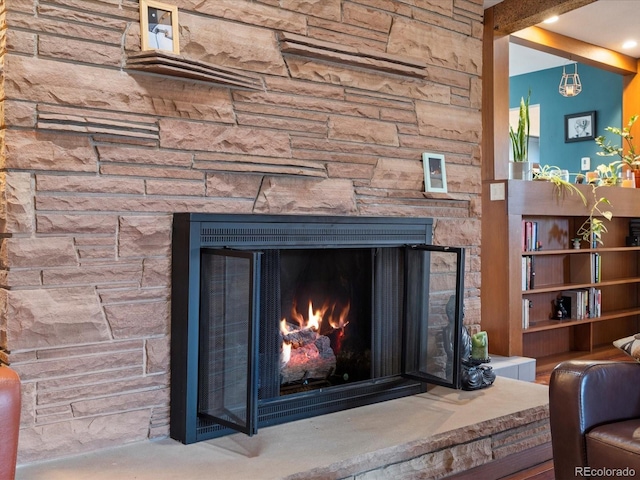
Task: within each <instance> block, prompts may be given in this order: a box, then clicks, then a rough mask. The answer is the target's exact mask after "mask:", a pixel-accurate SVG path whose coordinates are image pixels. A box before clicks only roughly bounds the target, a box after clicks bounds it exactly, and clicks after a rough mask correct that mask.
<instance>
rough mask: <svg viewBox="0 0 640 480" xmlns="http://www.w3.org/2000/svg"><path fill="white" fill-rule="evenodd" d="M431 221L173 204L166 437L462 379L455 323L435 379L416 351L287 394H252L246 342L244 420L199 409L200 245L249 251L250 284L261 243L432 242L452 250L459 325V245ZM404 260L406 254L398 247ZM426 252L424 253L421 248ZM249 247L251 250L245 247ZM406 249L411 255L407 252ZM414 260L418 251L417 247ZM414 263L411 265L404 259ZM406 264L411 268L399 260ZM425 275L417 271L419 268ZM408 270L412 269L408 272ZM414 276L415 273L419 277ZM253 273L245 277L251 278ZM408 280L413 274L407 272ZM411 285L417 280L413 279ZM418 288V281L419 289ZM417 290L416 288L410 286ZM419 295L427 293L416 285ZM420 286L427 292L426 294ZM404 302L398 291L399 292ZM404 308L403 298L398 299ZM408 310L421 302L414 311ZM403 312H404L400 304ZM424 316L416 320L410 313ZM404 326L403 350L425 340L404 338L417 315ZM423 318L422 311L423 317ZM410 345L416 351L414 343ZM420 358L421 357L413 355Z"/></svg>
mask: <svg viewBox="0 0 640 480" xmlns="http://www.w3.org/2000/svg"><path fill="white" fill-rule="evenodd" d="M432 228H433V221H432V219H430V218H397V217H357V216H349V217H346V216H345V217H334V216H306V215H305V216H302V215H246V214H203V213H177V214H174V218H173V240H172V297H171V412H170V413H171V425H170V435H171V437H172V438H174V439H176V440H179V441H181V442H183V443H187V444H188V443H193V442H198V441H202V440H207V439H210V438H216V437H219V436H222V435H227V434H229V433H233V432H235V431H242V432H244V433H246V434H249V435H251V434H253V433H255V432H256V431H257V428H258V427H264V426H268V425H274V424H277V423H283V422H288V421H292V420H297V419H300V418H306V417H309V416H313V415H321V414H326V413H331V412H335V411H338V410H344V409H347V408H354V407H358V406H363V405H367V404H370V403H375V402H380V401H385V400H390V399H393V398H399V397H403V396H408V395H414V394H416V393H421V392H424V391H425V390H426V384H427V383H430V384H440V385H445V386H449V387H452V388H460V354H459V350H460V331H459V330H460V329H459V328H455V329H454V331H452V332H451V336H452V338H451V339H450V340H451V344H452V348H453V373H452V375H451V377H450V378H447V379H446V380H443V379H442V378H439V377H434V376H433V375H429V374H427V373H426V372H425V371H424V370H422V369H421V366H422V365H423V363H424V362H422V361H421V360H418V361H416V362H415V363H413V361H409V362H407V361H405V356H404V354H403V356H402V373H401V374H398V375H389V376H387V377H383V378H374V379H373V380H371V381H363V382H357V383H354V384H349V385H345V386H340V387H329V388H326V389H322V391H313V392H310V393H306V394H295V395H288V396H286V397H281V398H278V399H271V400H269V401H259V399H258V393H257V392H258V380H257V375H258V373H257V368H258V352H257V350H258V349H257V348H253V349H252V356H250V358H249V359H248V362H247V365H248V369H247V378H248V382H249V386H248V391H249V392H250V393H249V394H248V395H247V399H246V401H247V412H248V413H247V423H246V424H244V425H240V426H237V425H232V424H229V423H228V422H225V421H216V420H215V419H211V418H208V417H207V416H206V415H201V414H199V408H198V402H199V386H198V382H199V378H198V368H199V358H198V357H199V342H200V339H199V336H200V305H201V298H200V296H201V292H200V288H201V284H200V282H201V279H200V276H201V255H202V254H203V252H207V251H212V250H213V249H218V250H219V251H226V252H237V254H238V256H240V257H249V258H252V260H251V261H252V265H254V267H253V271H252V272H251V275H252V278H253V279H254V281H255V282H257V283H258V284H259V283H260V281H259V278H260V275H261V272H260V268H261V261H260V253H255V252H260V251H263V250H273V249H277V250H282V249H292V248H296V249H304V248H311V249H331V248H372V249H377V248H385V247H394V248H402V249H404V250H403V252H417V254H418V255H425V253H424V252H428V251H440V252H447V253H451V254H452V255H454V256H455V258H456V262H457V263H456V266H457V267H456V268H457V270H456V285H455V292H456V295H455V299H456V302H455V320H456V322H455V324H456V325H460V326H461V325H462V316H463V296H464V292H463V290H464V285H463V276H464V249H462V248H453V247H442V246H433V245H430V243H431V238H432ZM404 255H405V257H404V258H405V262H406V261H407V258H408V255H413V253H411V254H408V253H404ZM426 255H428V253H427V254H426ZM252 256H253V257H252ZM412 258H413V257H412ZM415 258H416V259H417V261H414V262H413V263H420V262H421V260H420V257H415ZM412 268H413V267H412ZM405 270H409V269H408V268H405ZM422 270H423V269H420V272H419V273H418V274H417V276H418V278H419V280H420V282H426V283H425V284H426V285H427V287H428V282H429V273H428V272H427V273H424V272H422ZM406 275H407V272H406V271H405V280H404V281H405V285H404V287H403V291H404V296H405V297H406V296H407V295H410V294H411V293H410V292H409V291H410V290H412V289H413V290H415V288H414V287H412V288H409V286H408V283H409V281H408V280H407V279H406ZM420 277H424V278H420ZM412 278H413V277H412ZM420 282H419V283H420ZM252 283H253V282H252ZM413 283H415V282H413ZM416 288H418V289H419V287H416ZM423 290H424V289H423ZM414 293H415V292H414ZM417 294H418V295H425V293H424V292H418V293H417ZM427 296H428V295H427ZM251 303H252V304H253V305H254V309H253V316H254V317H260V315H261V312H260V306H259V304H260V295H259V294H258V293H255V295H254V298H253V299H252V301H251ZM405 305H406V298H405ZM405 309H406V307H405ZM411 315H412V316H413V317H420V316H422V315H426V317H428V312H422V311H421V312H413V313H412V314H411ZM404 316H407V314H406V312H405V314H404ZM255 321H256V322H257V323H256V326H255V327H251V328H249V336H250V337H251V338H249V342H256V343H257V342H258V328H257V325H259V318H256V319H255ZM417 321H418V322H420V323H422V322H423V321H422V320H417ZM412 322H413V323H412V324H411V325H413V326H406V325H405V324H406V319H405V320H403V325H405V326H404V327H403V331H404V333H403V335H402V350H403V352H404V351H405V350H411V349H413V350H414V352H415V351H416V350H420V349H422V348H423V347H422V346H418V345H417V344H416V345H413V346H412V345H407V343H411V342H410V341H408V340H407V338H406V337H407V336H408V333H406V332H409V331H410V332H411V336H412V338H413V336H416V335H417V336H420V335H423V334H424V330H425V329H424V328H423V325H421V324H420V325H417V324H416V325H414V324H415V322H416V321H415V320H413V321H412ZM426 322H427V323H428V319H427V320H426ZM417 355H422V353H420V352H418V353H417ZM418 363H419V364H420V365H418ZM312 396H313V399H315V402H316V405H315V407H314V408H313V413H309V411H308V410H307V409H306V408H305V407H304V405H305V404H307V403H309V401H310V399H311V397H312Z"/></svg>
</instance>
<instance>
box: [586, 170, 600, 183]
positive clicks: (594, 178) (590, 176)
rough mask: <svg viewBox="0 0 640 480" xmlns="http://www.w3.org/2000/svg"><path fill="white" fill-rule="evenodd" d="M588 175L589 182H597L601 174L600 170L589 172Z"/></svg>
mask: <svg viewBox="0 0 640 480" xmlns="http://www.w3.org/2000/svg"><path fill="white" fill-rule="evenodd" d="M586 177H587V183H597V182H598V180H599V177H600V175H599V174H598V172H587V174H586Z"/></svg>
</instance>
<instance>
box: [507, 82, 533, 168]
mask: <svg viewBox="0 0 640 480" xmlns="http://www.w3.org/2000/svg"><path fill="white" fill-rule="evenodd" d="M530 100H531V90H529V93H528V94H527V98H526V100H525V98H524V97H521V98H520V108H519V110H518V126H517V128H516V129H515V130H514V128H513V126H511V125H509V137H510V138H511V149H512V151H513V162H512V163H511V172H512V173H511V178H515V179H520V180H531V178H532V176H531V171H532V168H531V167H532V166H531V162H529V131H530V128H531V125H530V122H529V101H530Z"/></svg>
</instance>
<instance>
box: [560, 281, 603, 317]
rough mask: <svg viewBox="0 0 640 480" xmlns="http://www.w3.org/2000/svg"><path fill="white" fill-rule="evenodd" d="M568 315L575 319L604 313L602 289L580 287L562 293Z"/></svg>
mask: <svg viewBox="0 0 640 480" xmlns="http://www.w3.org/2000/svg"><path fill="white" fill-rule="evenodd" d="M561 295H562V300H563V302H562V304H563V305H564V308H565V310H566V311H567V316H568V317H569V318H572V319H574V320H584V319H585V318H596V317H599V316H600V315H602V291H601V290H600V289H599V288H595V287H590V288H578V289H574V290H565V291H563V292H562V293H561Z"/></svg>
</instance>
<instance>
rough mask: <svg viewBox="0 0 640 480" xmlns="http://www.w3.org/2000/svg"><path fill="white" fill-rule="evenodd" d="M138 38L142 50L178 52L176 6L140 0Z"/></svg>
mask: <svg viewBox="0 0 640 480" xmlns="http://www.w3.org/2000/svg"><path fill="white" fill-rule="evenodd" d="M140 38H141V39H142V50H143V51H144V50H165V51H168V52H173V53H176V54H178V53H180V45H179V33H178V7H176V6H175V5H168V4H166V3H160V2H154V1H151V0H140Z"/></svg>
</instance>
